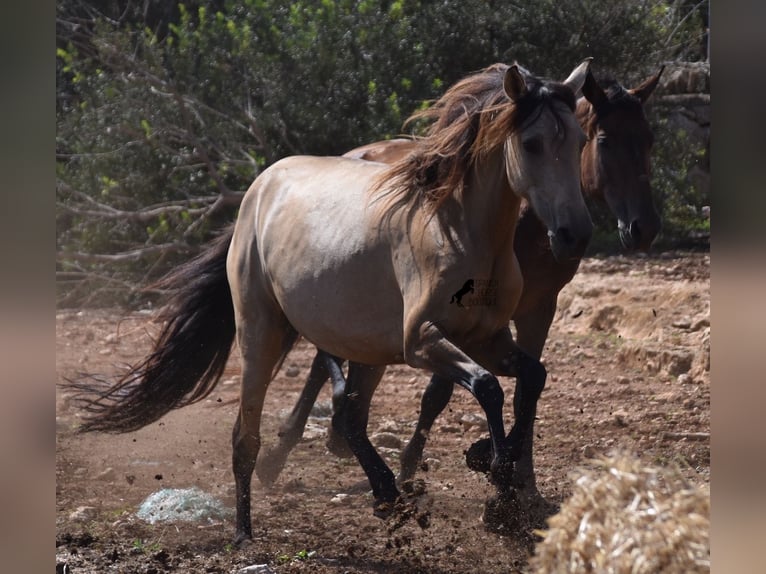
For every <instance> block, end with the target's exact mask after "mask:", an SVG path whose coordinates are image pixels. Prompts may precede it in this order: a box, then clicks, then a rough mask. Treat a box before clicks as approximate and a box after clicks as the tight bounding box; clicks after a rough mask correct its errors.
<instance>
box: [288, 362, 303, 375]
mask: <svg viewBox="0 0 766 574" xmlns="http://www.w3.org/2000/svg"><path fill="white" fill-rule="evenodd" d="M300 374H301V369H300V367H298V365H295V364H293V365H290V366H289V367H287V369H286V370H285V376H286V377H290V378H295V377H297V376H298V375H300Z"/></svg>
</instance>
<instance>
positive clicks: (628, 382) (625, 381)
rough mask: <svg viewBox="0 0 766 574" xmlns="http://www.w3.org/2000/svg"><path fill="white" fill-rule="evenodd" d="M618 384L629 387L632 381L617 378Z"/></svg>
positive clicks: (625, 378)
mask: <svg viewBox="0 0 766 574" xmlns="http://www.w3.org/2000/svg"><path fill="white" fill-rule="evenodd" d="M617 384H620V385H629V384H630V379H629V378H628V377H617Z"/></svg>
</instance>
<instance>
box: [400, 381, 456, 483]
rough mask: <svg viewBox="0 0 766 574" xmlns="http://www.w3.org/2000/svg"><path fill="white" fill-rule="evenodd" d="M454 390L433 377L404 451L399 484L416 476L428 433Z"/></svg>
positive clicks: (445, 382) (447, 382)
mask: <svg viewBox="0 0 766 574" xmlns="http://www.w3.org/2000/svg"><path fill="white" fill-rule="evenodd" d="M453 388H454V385H453V384H452V382H451V381H450V380H448V379H445V378H443V377H439V376H437V375H434V376H433V377H431V380H430V382H429V383H428V386H427V387H426V389H425V391H424V392H423V397H422V399H421V401H420V414H419V416H418V423H417V426H416V427H415V433H414V434H413V435H412V438H411V439H410V441H409V442H408V443H407V446H405V447H404V450H403V451H402V455H401V470H400V471H399V482H402V481H405V480H409V479H411V478H412V477H413V476H415V471H416V470H417V466H418V464H419V463H420V460H421V458H422V456H423V449H424V448H425V445H426V440H428V433H429V432H430V431H431V427H432V426H433V424H434V421H435V420H436V417H438V416H439V414H440V413H441V412H442V411H443V410H444V409H445V408H446V406H447V404H448V403H449V401H450V398H451V397H452V390H453Z"/></svg>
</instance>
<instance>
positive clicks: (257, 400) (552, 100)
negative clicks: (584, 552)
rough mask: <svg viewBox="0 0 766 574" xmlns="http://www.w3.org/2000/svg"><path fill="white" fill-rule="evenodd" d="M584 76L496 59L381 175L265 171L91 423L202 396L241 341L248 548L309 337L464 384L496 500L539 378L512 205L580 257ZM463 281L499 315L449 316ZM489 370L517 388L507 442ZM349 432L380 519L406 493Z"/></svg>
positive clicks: (239, 464)
mask: <svg viewBox="0 0 766 574" xmlns="http://www.w3.org/2000/svg"><path fill="white" fill-rule="evenodd" d="M587 67H588V62H584V63H583V64H581V65H580V66H578V67H577V68H576V69H575V70H574V71H573V72H572V74H571V75H570V77H569V78H568V79H567V80H566V81H564V82H563V83H556V82H550V81H547V80H542V79H539V78H537V77H535V76H533V75H531V74H530V73H528V72H526V71H525V70H524V69H523V68H520V67H519V66H517V65H512V66H506V65H502V64H497V65H493V66H491V67H489V68H487V69H485V70H483V71H481V72H479V73H476V74H473V75H471V76H468V77H466V78H464V79H463V80H461V81H460V82H458V83H457V84H455V85H454V86H453V87H451V88H450V89H449V90H448V91H447V92H446V93H445V94H444V96H443V97H442V98H441V99H440V100H438V101H437V102H436V104H435V107H434V109H436V110H439V113H438V115H436V116H435V117H434V123H433V125H432V127H431V129H430V132H429V134H428V136H427V137H426V138H425V139H424V140H423V142H422V145H421V147H420V149H419V152H418V153H417V154H414V155H413V156H408V157H406V158H404V159H403V160H402V161H399V162H396V163H394V164H393V165H391V166H387V165H385V164H381V163H374V162H367V161H360V160H354V159H349V158H341V157H323V158H320V157H304V156H296V157H289V158H286V159H283V160H281V161H279V162H277V163H275V164H274V165H272V166H271V167H269V168H268V169H267V170H265V171H264V172H263V173H262V174H261V175H260V176H259V177H258V178H257V179H256V180H255V181H254V182H253V184H252V185H251V187H250V189H249V190H248V192H247V193H246V195H245V197H244V199H243V202H242V205H241V208H240V212H239V216H238V218H237V221H236V223H235V225H234V228H233V230H229V231H228V232H227V233H226V234H224V235H223V236H222V237H220V238H219V239H218V240H217V241H215V242H214V243H213V244H212V245H211V246H210V248H209V249H208V250H207V251H206V252H204V253H203V254H202V255H201V256H200V257H198V258H197V259H195V260H192V261H191V262H189V263H186V264H184V265H182V266H180V267H179V268H177V269H176V270H175V271H174V272H173V273H171V274H170V275H169V276H168V277H167V278H166V279H165V281H164V282H163V285H164V286H165V287H168V288H171V289H173V290H174V291H175V294H174V296H173V298H172V299H171V301H170V304H169V306H168V308H167V310H166V312H165V314H164V318H165V319H166V320H167V321H166V324H165V326H164V329H163V331H162V333H161V335H160V337H159V339H158V341H157V343H156V345H155V348H154V350H153V352H152V354H151V355H150V356H149V357H148V358H147V359H146V360H145V361H144V362H143V363H142V364H140V365H138V366H137V367H135V368H134V369H132V370H131V371H130V372H129V373H127V374H126V375H125V376H124V377H123V378H122V379H121V380H120V381H118V382H117V383H116V384H114V385H113V386H112V387H111V388H109V389H107V390H103V391H101V394H100V396H97V397H95V398H92V399H91V403H90V408H91V410H92V414H91V417H90V420H89V421H88V422H87V424H86V425H85V427H84V430H105V431H116V432H124V431H130V430H134V429H137V428H140V427H142V426H144V425H146V424H148V423H150V422H152V421H155V420H157V419H158V418H159V417H161V416H162V415H163V414H165V413H167V412H168V411H169V410H171V409H172V408H178V407H181V406H183V405H186V404H189V403H190V402H193V401H195V400H199V399H201V398H203V397H204V396H205V395H207V394H208V393H209V392H210V391H211V390H212V388H213V386H214V385H215V384H216V382H217V381H218V378H219V377H220V374H221V370H222V369H223V365H224V363H225V360H226V357H227V356H228V354H229V352H230V348H231V345H232V342H233V339H234V338H235V336H236V340H237V343H238V346H239V349H240V354H241V360H242V383H241V394H240V404H239V413H238V416H237V420H236V423H235V425H234V432H233V438H232V442H233V469H234V478H235V484H236V509H237V515H236V540H237V541H243V540H245V539H248V538H251V537H252V530H251V522H250V487H251V479H252V473H253V469H254V467H255V462H256V458H257V456H258V451H259V449H260V444H261V439H260V422H261V414H262V410H263V403H264V397H265V394H266V390H267V387H268V385H269V382H270V381H271V379H272V378H273V376H274V374H275V373H276V371H277V370H278V368H279V367H280V365H281V363H282V361H283V360H284V357H285V355H286V354H287V353H288V352H289V350H290V349H291V348H292V346H293V345H294V343H295V341H296V340H297V338H298V337H299V335H302V336H304V337H305V338H306V339H308V340H309V341H311V342H312V343H313V344H315V345H316V346H317V347H318V348H320V349H324V350H325V351H327V352H328V353H331V354H332V355H335V356H338V357H344V358H346V359H349V360H351V361H354V364H356V365H358V367H357V369H358V370H360V371H364V376H365V377H370V378H379V377H380V375H382V373H383V371H384V369H385V366H386V365H387V364H391V363H401V362H406V363H407V364H409V365H411V366H413V367H416V368H422V369H427V370H429V371H431V372H433V373H435V375H436V376H437V377H438V379H437V380H439V381H443V382H444V383H445V384H446V385H447V386H449V387H450V388H451V387H452V384H453V383H456V384H459V385H460V386H461V387H463V388H465V389H466V390H468V391H469V392H470V393H471V394H472V395H473V396H474V397H475V398H476V400H477V401H478V403H479V404H480V406H481V407H482V409H483V410H484V412H485V414H486V417H487V421H488V425H489V429H490V438H491V448H492V460H491V464H490V470H489V474H490V477H491V479H492V481H493V483H494V484H495V485H496V486H497V489H498V491H499V492H500V493H501V494H502V493H503V492H506V491H507V490H508V488H509V485H510V483H511V479H512V471H513V462H514V460H516V459H518V457H519V454H520V449H521V446H522V444H523V442H524V433H525V432H526V431H527V429H529V428H530V427H531V423H532V419H533V418H534V413H535V405H536V402H537V398H538V396H539V394H540V391H541V390H542V388H543V385H544V383H545V376H546V374H545V369H544V368H543V366H542V365H541V363H540V362H539V360H537V359H535V358H534V357H532V356H530V355H529V354H527V353H525V352H523V351H522V350H521V349H520V348H519V346H518V345H517V344H516V343H515V341H514V340H513V338H512V335H511V331H510V328H509V321H510V319H511V317H512V315H513V312H514V310H515V307H516V305H517V303H518V300H519V298H520V296H521V289H522V279H521V274H520V270H519V264H518V261H517V259H516V256H515V255H514V249H513V239H514V232H515V229H516V221H517V218H518V214H519V205H520V202H521V201H522V199H524V200H526V201H528V202H529V204H530V205H531V206H532V208H533V209H534V210H535V212H536V213H537V214H538V216H539V217H540V218H541V221H542V222H543V224H544V225H545V227H546V229H547V232H546V238H547V241H548V242H549V243H550V247H551V249H552V251H553V253H554V254H555V255H556V257H557V258H559V259H562V260H565V259H568V258H579V257H581V256H582V253H583V251H584V249H585V246H586V245H587V243H588V241H589V239H590V235H591V232H592V223H591V220H590V216H589V214H588V211H587V209H586V207H585V203H584V201H583V198H582V195H581V193H580V185H579V182H580V151H581V149H582V146H583V145H584V143H585V135H584V133H583V131H582V129H581V128H580V126H579V125H578V123H577V120H576V118H575V115H574V110H575V96H574V94H575V93H576V92H577V91H579V90H580V89H581V87H582V85H583V82H584V81H585V76H586V72H587ZM328 222H329V223H328ZM469 278H475V279H481V280H488V281H493V282H494V283H495V284H496V285H497V286H498V298H497V304H496V305H493V306H485V307H472V308H467V307H466V308H461V307H458V306H456V305H450V304H449V303H448V302H449V300H450V296H451V295H452V294H453V293H454V292H455V291H456V290H458V289H459V288H460V287H461V286H462V285H463V284H464V283H465V282H466V280H467V279H469ZM340 317H343V318H344V319H345V320H344V321H340V320H339V318H340ZM235 331H236V335H235ZM497 376H513V377H517V379H518V383H517V386H518V391H517V397H518V400H517V402H518V408H517V419H516V421H515V424H514V426H513V428H512V430H511V432H510V435H508V437H506V433H505V429H504V425H503V419H502V405H503V391H502V388H501V386H500V384H499V382H498V379H497ZM358 404H361V403H356V402H350V403H349V404H348V406H347V408H346V411H347V415H348V417H349V419H350V420H363V419H365V417H366V411H364V412H362V411H361V410H359V409H357V408H356V407H357V405H358ZM346 428H359V427H357V426H354V425H349V426H348V427H346ZM345 438H346V439H347V441H348V443H349V445H350V447H351V449H352V451H353V452H354V454H355V455H356V456H357V458H358V459H359V462H360V464H361V466H362V468H363V469H364V471H365V473H366V474H367V476H368V478H369V480H370V484H371V486H372V491H373V496H374V508H375V512H376V513H378V514H380V515H386V514H388V513H390V512H391V510H392V508H393V503H394V502H395V500H396V499H397V498H398V496H399V491H398V489H397V487H396V483H395V479H394V475H393V473H392V472H391V470H390V469H389V468H388V467H387V466H386V464H385V463H384V462H383V460H382V459H381V458H380V456H379V455H378V453H377V452H376V451H375V449H374V448H373V447H372V445H371V443H370V442H369V440H368V439H367V436H366V434H365V432H364V431H361V432H354V433H349V434H346V436H345Z"/></svg>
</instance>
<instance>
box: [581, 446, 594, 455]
mask: <svg viewBox="0 0 766 574" xmlns="http://www.w3.org/2000/svg"><path fill="white" fill-rule="evenodd" d="M582 455H583V457H585V458H593V457H595V456H596V447H594V446H593V445H592V444H586V445H585V446H584V447H582Z"/></svg>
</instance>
